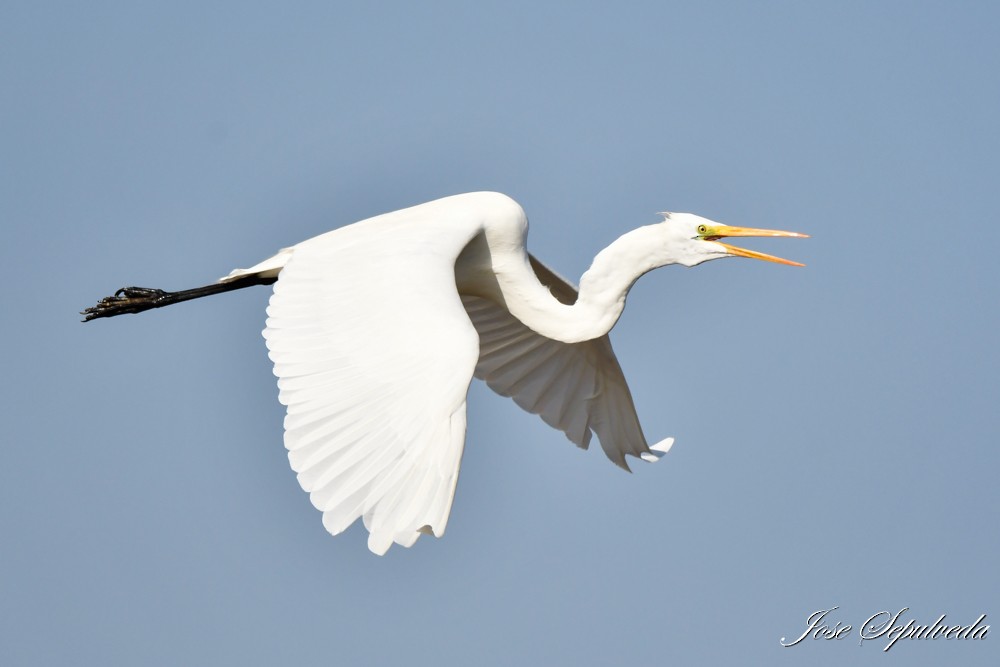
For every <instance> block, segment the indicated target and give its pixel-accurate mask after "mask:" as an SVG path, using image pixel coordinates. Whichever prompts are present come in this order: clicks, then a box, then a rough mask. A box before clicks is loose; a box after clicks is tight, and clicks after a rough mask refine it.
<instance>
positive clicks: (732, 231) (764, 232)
mask: <svg viewBox="0 0 1000 667" xmlns="http://www.w3.org/2000/svg"><path fill="white" fill-rule="evenodd" d="M731 236H785V237H791V238H796V239H807V238H809V235H808V234H799V233H798V232H782V231H778V230H776V229H753V228H750V227H730V226H729V225H718V226H716V227H712V228H711V229H710V230H709V231H708V234H706V235H705V237H704V238H705V240H708V241H715V242H716V243H718V244H719V245H721V246H722V247H723V248H725V249H726V251H727V252H728V253H729V254H730V255H733V256H734V257H748V258H750V259H762V260H764V261H765V262H774V263H775V264H787V265H788V266H805V264H800V263H799V262H793V261H791V260H790V259H782V258H781V257H775V256H774V255H766V254H764V253H762V252H757V251H756V250H744V249H743V248H737V247H736V246H731V245H729V244H728V243H722V242H720V241H717V240H716V239H724V238H728V237H731Z"/></svg>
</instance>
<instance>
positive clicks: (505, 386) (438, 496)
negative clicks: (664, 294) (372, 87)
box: [85, 192, 801, 554]
mask: <svg viewBox="0 0 1000 667" xmlns="http://www.w3.org/2000/svg"><path fill="white" fill-rule="evenodd" d="M678 216H683V217H678ZM671 217H674V218H675V219H673V220H672V219H671ZM734 230H735V232H736V233H724V232H732V231H734ZM526 234H527V218H526V216H525V214H524V211H523V210H522V209H521V207H520V206H519V205H518V204H517V203H516V202H514V201H513V200H512V199H510V198H509V197H506V196H505V195H501V194H497V193H490V192H479V193H470V194H464V195H456V196H453V197H447V198H444V199H439V200H436V201H432V202H429V203H426V204H422V205H419V206H415V207H412V208H408V209H404V210H400V211H395V212H392V213H387V214H384V215H380V216H376V217H374V218H370V219H368V220H364V221H361V222H358V223H355V224H352V225H348V226H345V227H341V228H338V229H335V230H333V231H331V232H328V233H326V234H323V235H321V236H317V237H315V238H312V239H309V240H307V241H304V242H302V243H300V244H298V245H296V246H293V247H291V248H286V249H284V250H282V251H281V252H279V253H278V254H277V255H275V256H273V257H271V258H269V259H267V260H265V261H263V262H261V263H259V264H257V265H256V266H253V267H251V268H249V269H238V270H236V271H233V272H232V273H231V274H230V275H229V276H227V277H226V278H223V279H222V281H220V283H221V284H220V285H217V286H209V287H207V288H198V289H201V290H207V291H206V292H205V293H214V292H215V291H225V290H226V289H229V288H230V287H229V286H237V285H238V286H245V285H246V284H260V283H269V282H273V281H275V280H276V284H275V286H274V294H273V296H272V297H271V301H270V305H269V307H268V311H267V312H268V319H267V327H266V329H265V330H264V337H265V339H266V340H267V346H268V348H269V350H270V357H271V359H272V361H273V362H274V372H275V375H277V376H278V378H279V379H278V386H279V390H280V393H279V400H280V401H281V402H282V403H283V404H285V405H286V406H287V407H288V413H287V416H286V418H285V445H286V447H287V448H288V450H289V460H290V462H291V465H292V468H293V469H294V470H295V471H296V472H297V473H298V479H299V482H300V484H301V485H302V488H303V489H304V490H306V491H307V492H308V493H309V494H310V498H311V500H312V502H313V504H314V505H315V506H316V507H317V508H318V509H319V510H321V511H322V512H323V523H324V525H325V526H326V528H327V530H329V531H330V532H331V533H334V534H336V533H339V532H341V531H343V530H344V529H346V528H347V527H348V526H350V525H351V524H352V523H353V522H354V521H355V520H356V519H357V518H359V517H360V518H362V519H363V521H364V524H365V527H366V528H367V529H368V531H369V532H370V537H369V548H370V549H371V550H372V551H374V552H376V553H380V554H381V553H384V552H385V551H386V550H387V549H388V548H389V547H390V546H391V545H392V543H394V542H395V543H398V544H402V545H404V546H410V545H412V544H413V543H414V542H415V541H416V539H417V538H418V537H419V536H420V534H421V533H431V534H434V535H436V536H440V535H441V534H443V532H444V529H445V525H446V523H447V520H448V515H449V512H450V509H451V504H452V500H453V497H454V492H455V484H456V482H457V479H458V471H459V464H460V462H461V456H462V451H463V447H464V443H465V430H466V429H465V426H466V423H465V411H466V410H465V401H466V393H467V391H468V386H469V383H470V381H471V380H472V378H473V376H474V375H475V376H476V377H479V378H481V379H483V380H485V381H486V382H487V384H488V385H489V386H490V387H492V388H493V389H494V390H495V391H497V392H498V393H500V394H502V395H505V396H511V397H512V398H513V399H514V400H515V401H516V402H517V403H518V405H520V406H521V407H522V408H524V409H525V410H528V411H529V412H532V413H535V414H538V415H540V416H541V417H542V419H544V420H545V421H546V423H548V424H550V425H551V426H553V427H555V428H557V429H559V430H562V431H563V432H564V433H565V434H566V435H567V437H568V438H569V439H570V440H571V441H573V442H574V443H576V444H577V445H579V446H581V447H584V448H585V447H587V445H588V444H589V441H590V438H591V434H592V433H596V434H597V436H598V437H599V439H600V441H601V445H602V448H603V449H604V451H605V453H606V454H607V455H608V457H609V458H610V459H611V460H612V461H614V462H615V463H617V464H618V465H620V466H622V467H624V468H626V469H627V465H626V462H625V456H626V455H631V456H634V457H639V458H642V459H645V460H650V461H655V460H657V458H658V457H659V456H661V455H662V453H663V452H665V451H666V450H667V449H668V448H669V446H670V444H671V443H672V439H667V440H665V441H663V442H662V443H660V444H659V445H654V446H653V447H649V446H648V445H647V443H646V440H645V438H644V436H643V433H642V429H641V428H640V426H639V420H638V418H637V416H636V412H635V407H634V405H633V403H632V397H631V395H630V393H629V390H628V386H627V385H626V383H625V379H624V376H623V375H622V372H621V369H620V367H619V365H618V362H617V360H616V359H615V356H614V352H613V351H612V349H611V344H610V341H609V339H608V337H607V332H608V331H609V330H610V329H611V327H612V326H614V324H615V322H616V321H617V320H618V318H619V316H620V315H621V312H622V309H623V307H624V304H625V297H626V295H627V293H628V290H629V288H630V287H631V285H632V284H633V283H634V281H635V280H636V279H637V278H638V277H639V276H641V275H642V274H643V273H645V272H647V271H649V270H651V269H653V268H656V267H657V266H663V265H665V264H670V263H679V264H684V265H687V266H693V265H695V264H698V263H700V262H703V261H706V260H707V259H714V258H717V257H724V256H732V255H742V256H749V257H757V258H759V259H769V260H772V261H782V262H784V263H791V262H786V261H784V260H777V259H776V258H772V257H769V256H767V255H761V254H760V253H754V252H751V251H743V250H739V249H736V248H732V247H731V246H727V245H725V244H722V243H718V242H717V239H718V238H720V237H722V236H730V235H744V236H749V235H774V236H801V235H799V234H792V233H788V232H768V231H767V230H743V229H741V228H735V227H727V226H725V225H717V223H712V222H711V221H708V220H705V219H704V218H698V217H697V216H691V215H689V214H675V216H668V219H667V220H666V221H664V222H661V223H657V224H655V225H649V226H647V227H641V228H639V229H637V230H635V231H633V232H630V233H628V234H626V235H625V236H623V237H621V238H620V239H618V241H616V242H615V243H613V244H612V245H611V246H609V247H608V248H606V249H605V250H603V251H602V252H601V253H600V254H598V256H597V257H596V258H595V260H594V263H593V265H592V266H591V268H590V270H588V271H587V272H586V273H585V274H584V275H583V277H582V279H581V285H580V290H579V294H578V293H577V290H576V288H574V287H573V285H571V284H570V283H568V282H567V281H565V280H563V279H562V278H559V277H558V276H557V275H556V274H555V273H553V272H552V271H551V270H549V269H547V268H546V267H545V266H544V265H542V264H541V263H540V262H538V261H537V260H535V259H534V258H533V257H531V256H530V255H529V254H528V253H527V251H526V249H525V237H526ZM135 289H136V288H126V289H125V290H121V291H120V292H119V294H118V295H116V296H115V297H109V298H108V299H105V300H104V301H102V302H101V303H100V304H98V306H97V307H95V308H94V309H89V310H88V311H85V312H87V314H88V319H92V318H93V317H103V316H109V315H116V314H119V313H120V312H138V311H139V310H144V309H147V308H151V307H158V306H160V305H166V304H167V303H171V302H173V301H177V300H183V298H195V297H196V296H202V295H203V294H202V293H196V294H195V292H197V291H198V290H191V291H190V292H192V295H191V296H189V297H181V298H175V299H173V300H171V299H170V298H169V296H163V295H170V294H171V293H163V292H159V295H161V296H159V297H155V298H149V297H146V296H145V295H144V294H142V293H141V292H142V291H141V290H137V291H135V292H129V291H128V290H135ZM146 292H149V291H148V290H147V291H146ZM174 294H182V293H174ZM143 298H146V299H147V300H148V301H149V302H150V303H149V304H145V303H143V302H142V299H143ZM157 299H159V301H158V302H155V303H153V302H154V301H157Z"/></svg>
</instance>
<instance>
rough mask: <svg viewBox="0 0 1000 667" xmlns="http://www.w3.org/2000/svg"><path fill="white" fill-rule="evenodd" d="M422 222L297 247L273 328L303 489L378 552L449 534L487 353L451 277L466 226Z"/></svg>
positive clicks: (281, 281)
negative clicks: (364, 533)
mask: <svg viewBox="0 0 1000 667" xmlns="http://www.w3.org/2000/svg"><path fill="white" fill-rule="evenodd" d="M393 215H395V216H396V218H399V221H398V222H399V223H400V224H396V219H395V218H393V217H391V216H393ZM414 222H415V221H414V220H412V218H407V217H406V216H405V215H400V214H399V213H397V214H389V216H384V217H383V218H382V219H378V218H376V219H373V220H372V221H366V222H364V223H359V224H356V225H352V226H350V227H344V228H341V229H338V230H335V231H333V232H330V233H328V234H325V235H323V236H320V237H317V238H315V239H312V240H310V241H307V242H305V243H302V244H300V245H298V246H296V247H295V248H294V249H293V250H294V252H293V253H292V254H291V257H290V258H289V259H288V261H287V264H285V266H284V268H283V269H282V270H281V273H280V276H279V278H278V281H277V283H276V284H275V287H274V295H273V296H272V297H271V301H270V306H269V307H268V310H267V312H268V316H269V317H268V320H267V328H266V329H265V331H264V338H266V339H267V346H268V349H269V350H270V357H271V359H272V361H273V362H274V373H275V375H277V376H278V378H279V379H278V387H279V389H280V392H279V400H280V401H281V402H282V403H284V404H285V405H287V406H288V414H287V416H286V417H285V446H286V447H287V448H288V458H289V461H290V462H291V465H292V469H293V470H295V472H297V473H298V480H299V483H300V484H301V486H302V488H303V489H304V490H305V491H307V492H308V493H309V497H310V499H311V500H312V503H313V505H315V506H316V508H317V509H319V510H320V511H321V512H323V524H324V526H325V527H326V528H327V530H329V531H330V532H331V533H333V534H337V533H340V532H341V531H343V530H345V529H346V528H347V527H348V526H350V525H351V524H352V523H353V522H354V521H355V520H356V519H357V518H358V517H362V518H363V521H364V525H365V528H367V529H368V531H369V532H370V533H371V535H370V536H369V540H368V547H369V548H370V549H371V550H372V551H373V552H375V553H378V554H383V553H385V552H386V551H387V550H388V549H389V547H390V546H391V545H392V543H393V542H395V543H397V544H402V545H404V546H410V545H412V544H413V543H414V542H415V541H416V539H417V538H418V537H419V536H420V534H421V533H433V534H434V535H435V536H438V537H440V536H441V535H442V534H443V533H444V530H445V525H446V524H447V521H448V514H449V512H450V510H451V504H452V499H453V497H454V493H455V484H456V481H457V479H458V470H459V464H460V462H461V458H462V449H463V446H464V442H465V400H466V394H467V391H468V386H469V382H470V381H471V379H472V375H473V370H474V368H475V364H476V359H477V358H478V337H477V336H476V331H475V329H474V328H473V327H472V324H471V323H470V322H469V318H468V316H467V315H466V313H465V310H464V309H463V307H462V303H461V300H460V298H459V295H458V292H457V289H456V287H455V275H454V265H455V258H456V257H457V255H458V253H459V252H460V250H461V248H462V247H464V246H465V244H466V243H467V242H468V235H469V233H468V230H465V229H462V228H459V227H448V226H446V225H442V226H440V229H435V228H434V224H435V223H434V221H433V220H429V221H422V220H421V221H418V222H419V224H414ZM404 223H405V224H404ZM428 239H434V242H433V243H429V242H428Z"/></svg>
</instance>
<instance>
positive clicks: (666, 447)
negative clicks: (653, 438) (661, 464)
mask: <svg viewBox="0 0 1000 667" xmlns="http://www.w3.org/2000/svg"><path fill="white" fill-rule="evenodd" d="M673 446H674V439H673V438H672V437H670V438H665V439H663V440H661V441H659V442H658V443H656V444H655V445H651V446H650V448H649V451H648V452H643V453H642V455H641V458H642V460H643V461H648V462H649V463H656V462H657V461H659V460H660V459H661V458H663V455H664V454H666V453H667V452H669V451H670V448H671V447H673Z"/></svg>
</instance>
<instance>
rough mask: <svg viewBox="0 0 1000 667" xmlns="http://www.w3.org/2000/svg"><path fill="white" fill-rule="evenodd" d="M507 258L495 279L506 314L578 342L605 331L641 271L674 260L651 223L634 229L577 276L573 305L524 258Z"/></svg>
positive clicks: (552, 335) (549, 335) (540, 330)
mask: <svg viewBox="0 0 1000 667" xmlns="http://www.w3.org/2000/svg"><path fill="white" fill-rule="evenodd" d="M522 259H523V261H518V260H516V259H513V258H512V261H511V262H510V263H509V264H506V265H505V266H502V267H495V268H497V271H496V278H497V282H498V283H499V286H500V290H501V292H502V293H503V295H504V300H505V302H506V305H507V308H508V309H509V310H510V313H511V314H512V315H513V316H514V317H516V318H517V319H519V320H520V321H521V322H522V323H524V324H525V325H526V326H527V327H529V328H530V329H532V330H533V331H535V332H536V333H539V334H541V335H543V336H545V337H547V338H552V339H554V340H558V341H562V342H564V343H579V342H582V341H585V340H591V339H593V338H599V337H601V336H603V335H604V334H606V333H607V332H608V331H610V330H611V327H613V326H614V325H615V323H616V322H617V321H618V318H619V317H620V316H621V314H622V310H623V309H624V308H625V297H626V296H627V295H628V291H629V289H630V288H631V287H632V284H633V283H635V281H636V280H637V279H638V278H639V276H641V275H642V274H644V273H646V272H648V271H651V270H652V269H655V268H657V267H660V266H664V265H665V264H670V263H672V262H673V261H674V259H673V258H672V257H670V256H669V255H668V253H667V252H666V249H665V244H664V243H663V237H662V234H661V233H660V231H659V230H658V229H657V227H656V226H655V225H649V226H646V227H640V228H639V229H636V230H633V231H631V232H629V233H627V234H625V235H624V236H622V237H620V238H619V239H618V240H616V241H615V242H614V243H612V244H611V245H609V246H608V247H607V248H605V249H604V250H602V251H601V252H600V253H598V254H597V256H596V257H595V258H594V262H593V263H592V264H591V265H590V268H589V269H588V270H587V271H586V272H585V273H584V274H583V276H582V277H581V278H580V289H579V296H578V297H577V301H576V303H574V304H573V305H566V304H564V303H560V302H559V301H558V300H557V299H556V298H555V297H553V296H552V294H551V293H550V292H549V289H548V288H547V287H545V286H544V285H542V284H541V283H540V282H539V281H538V278H537V277H535V274H534V271H532V269H531V266H530V264H529V263H528V257H527V255H526V254H525V255H524V256H523V258H522Z"/></svg>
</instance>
